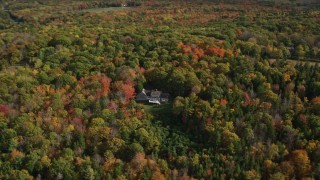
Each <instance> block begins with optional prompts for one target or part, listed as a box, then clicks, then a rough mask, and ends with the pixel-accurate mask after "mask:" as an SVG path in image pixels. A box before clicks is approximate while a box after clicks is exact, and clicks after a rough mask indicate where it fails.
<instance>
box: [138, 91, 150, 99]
mask: <svg viewBox="0 0 320 180" xmlns="http://www.w3.org/2000/svg"><path fill="white" fill-rule="evenodd" d="M136 100H148V96H147V95H146V94H145V93H144V92H141V93H139V94H137V95H136Z"/></svg>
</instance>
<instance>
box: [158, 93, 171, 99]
mask: <svg viewBox="0 0 320 180" xmlns="http://www.w3.org/2000/svg"><path fill="white" fill-rule="evenodd" d="M169 96H170V94H169V93H161V96H160V97H161V98H167V99H168V98H169Z"/></svg>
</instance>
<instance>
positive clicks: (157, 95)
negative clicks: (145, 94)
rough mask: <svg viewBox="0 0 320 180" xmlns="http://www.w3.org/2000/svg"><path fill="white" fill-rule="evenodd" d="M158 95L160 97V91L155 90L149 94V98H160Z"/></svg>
mask: <svg viewBox="0 0 320 180" xmlns="http://www.w3.org/2000/svg"><path fill="white" fill-rule="evenodd" d="M160 95H161V91H157V90H155V91H152V92H151V97H160Z"/></svg>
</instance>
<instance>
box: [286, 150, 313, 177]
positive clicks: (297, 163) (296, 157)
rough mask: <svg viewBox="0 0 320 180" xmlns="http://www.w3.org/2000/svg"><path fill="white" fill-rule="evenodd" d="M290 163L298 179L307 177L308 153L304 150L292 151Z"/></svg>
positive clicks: (308, 166)
mask: <svg viewBox="0 0 320 180" xmlns="http://www.w3.org/2000/svg"><path fill="white" fill-rule="evenodd" d="M290 163H291V164H292V165H293V166H294V169H295V174H296V176H297V177H298V178H304V177H309V176H310V172H311V164H310V159H309V156H308V153H307V152H306V151H305V150H294V151H292V153H291V155H290Z"/></svg>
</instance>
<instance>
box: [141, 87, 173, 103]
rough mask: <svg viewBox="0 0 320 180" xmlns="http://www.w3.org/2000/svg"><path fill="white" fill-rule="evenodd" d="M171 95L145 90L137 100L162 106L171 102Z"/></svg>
mask: <svg viewBox="0 0 320 180" xmlns="http://www.w3.org/2000/svg"><path fill="white" fill-rule="evenodd" d="M169 97H170V95H169V94H168V93H163V92H161V91H158V90H151V91H150V90H145V89H143V90H142V92H140V93H138V94H137V95H136V100H137V101H141V102H146V101H149V103H153V104H161V103H166V102H168V101H169Z"/></svg>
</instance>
